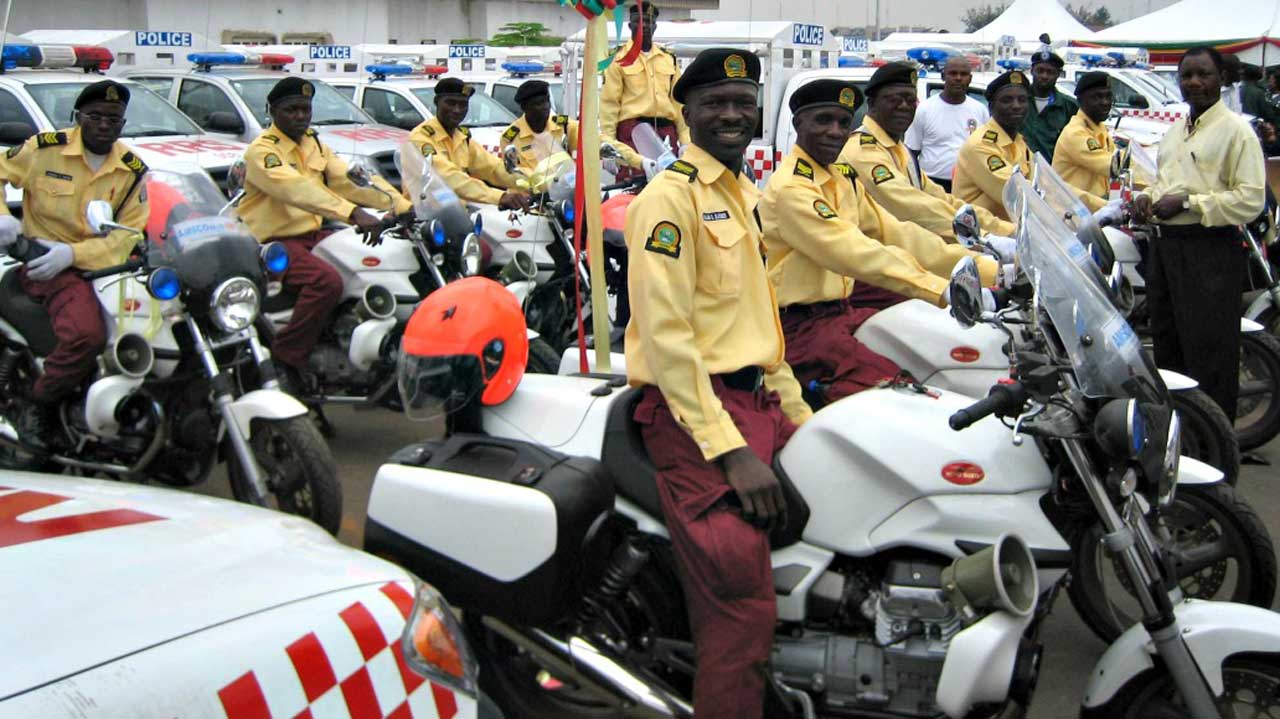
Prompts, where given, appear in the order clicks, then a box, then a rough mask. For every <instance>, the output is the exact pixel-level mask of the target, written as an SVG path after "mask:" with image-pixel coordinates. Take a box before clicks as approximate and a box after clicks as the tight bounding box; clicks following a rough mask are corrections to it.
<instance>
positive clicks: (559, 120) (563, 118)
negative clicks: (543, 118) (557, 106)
mask: <svg viewBox="0 0 1280 719" xmlns="http://www.w3.org/2000/svg"><path fill="white" fill-rule="evenodd" d="M551 121H552V122H554V123H555V124H557V125H560V126H562V127H563V126H568V124H569V116H568V115H556V116H554V117H552V118H551Z"/></svg>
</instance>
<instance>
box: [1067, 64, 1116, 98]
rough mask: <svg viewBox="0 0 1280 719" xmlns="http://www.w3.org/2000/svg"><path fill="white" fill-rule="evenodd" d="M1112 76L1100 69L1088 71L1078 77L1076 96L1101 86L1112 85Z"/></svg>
mask: <svg viewBox="0 0 1280 719" xmlns="http://www.w3.org/2000/svg"><path fill="white" fill-rule="evenodd" d="M1110 86H1111V76H1110V75H1108V74H1107V73H1105V72H1101V71H1099V70H1093V71H1092V72H1086V73H1084V74H1082V75H1080V76H1079V77H1077V78H1076V97H1080V96H1081V95H1083V94H1085V93H1086V92H1088V91H1090V90H1093V89H1095V88H1099V87H1110Z"/></svg>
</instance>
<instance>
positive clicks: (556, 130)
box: [500, 115, 643, 172]
mask: <svg viewBox="0 0 1280 719" xmlns="http://www.w3.org/2000/svg"><path fill="white" fill-rule="evenodd" d="M545 131H546V132H550V133H551V137H552V139H554V140H555V143H556V147H558V148H563V147H564V146H565V144H564V141H565V138H566V137H567V138H569V143H568V149H569V152H570V153H576V152H577V151H578V121H577V120H570V119H569V117H568V115H552V116H551V118H550V119H549V120H547V127H546V130H545ZM536 136H537V135H536V134H535V133H534V131H533V128H531V127H529V121H528V120H527V119H526V118H525V116H524V115H521V116H520V118H519V119H517V120H516V121H515V122H513V123H511V126H510V127H508V128H507V129H506V131H505V132H503V133H502V142H501V145H500V146H501V148H502V149H503V150H505V149H507V148H508V147H509V146H511V145H513V144H514V145H515V146H516V151H517V152H519V153H520V169H521V170H524V171H525V172H532V171H533V168H535V167H537V166H538V163H539V162H542V161H543V160H545V159H547V158H546V157H541V156H540V153H539V152H538V148H537V147H535V143H534V138H535V137H536ZM601 141H602V142H607V143H608V144H609V145H610V146H611V147H613V148H614V149H615V150H617V151H618V154H619V155H621V156H622V162H623V164H625V165H627V166H628V167H640V166H641V164H642V162H643V158H641V157H640V154H639V153H637V152H636V151H635V150H633V149H631V148H630V147H629V146H628V145H626V144H625V143H621V142H618V141H617V140H614V141H612V142H610V141H609V140H608V139H606V138H601Z"/></svg>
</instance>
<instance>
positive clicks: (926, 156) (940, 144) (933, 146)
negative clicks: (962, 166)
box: [903, 93, 991, 180]
mask: <svg viewBox="0 0 1280 719" xmlns="http://www.w3.org/2000/svg"><path fill="white" fill-rule="evenodd" d="M989 119H991V115H990V113H988V112H987V106H986V105H983V104H982V103H981V102H978V101H977V100H975V99H973V98H972V97H968V96H966V97H965V99H964V102H962V103H960V104H959V105H952V104H951V103H949V102H947V101H946V100H943V99H942V94H941V93H939V94H937V95H934V96H933V97H931V98H929V99H928V100H925V101H924V102H922V103H921V104H920V107H918V108H916V119H915V122H912V123H911V127H909V128H907V134H906V136H905V137H904V138H903V143H904V144H905V145H906V146H907V147H908V148H910V149H911V150H913V151H915V152H919V153H920V169H922V170H924V174H926V175H928V176H929V177H937V178H941V179H944V180H949V179H951V171H952V169H954V168H955V166H956V153H958V152H960V146H961V145H963V144H964V141H965V140H967V139H969V135H971V134H973V131H974V130H976V129H978V128H979V127H981V126H982V125H984V124H986V122H987V120H989Z"/></svg>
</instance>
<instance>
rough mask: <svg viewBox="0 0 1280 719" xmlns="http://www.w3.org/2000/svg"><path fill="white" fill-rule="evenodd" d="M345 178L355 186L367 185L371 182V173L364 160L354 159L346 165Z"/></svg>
mask: <svg viewBox="0 0 1280 719" xmlns="http://www.w3.org/2000/svg"><path fill="white" fill-rule="evenodd" d="M347 179H348V180H350V181H351V184H353V185H355V186H356V187H369V186H370V185H372V184H373V173H371V172H369V167H368V166H367V165H365V164H364V160H359V159H355V160H352V161H351V162H350V164H348V165H347Z"/></svg>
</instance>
